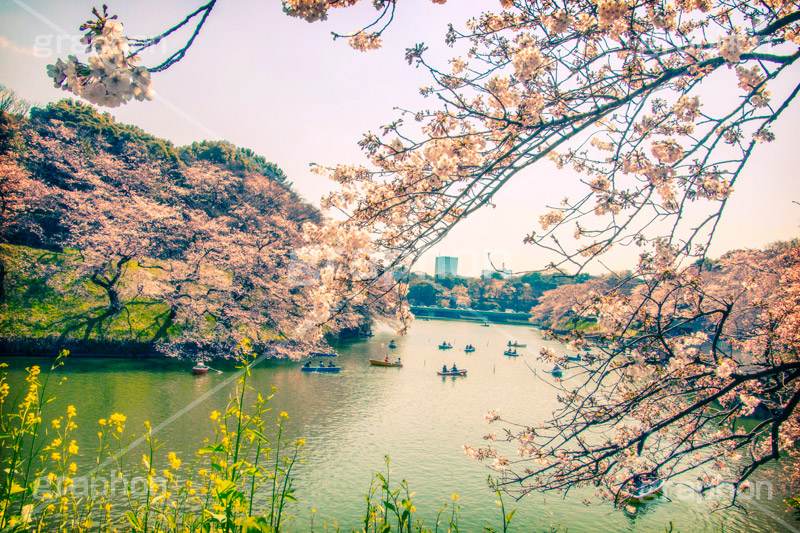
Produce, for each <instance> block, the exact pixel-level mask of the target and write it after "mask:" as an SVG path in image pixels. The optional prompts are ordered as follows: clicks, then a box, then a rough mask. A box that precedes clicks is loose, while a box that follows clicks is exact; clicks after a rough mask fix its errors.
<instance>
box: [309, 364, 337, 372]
mask: <svg viewBox="0 0 800 533" xmlns="http://www.w3.org/2000/svg"><path fill="white" fill-rule="evenodd" d="M341 369H342V367H340V366H323V365H322V364H319V365H317V366H304V367H302V368H300V370H302V371H303V372H324V373H327V374H337V373H339V371H340V370H341Z"/></svg>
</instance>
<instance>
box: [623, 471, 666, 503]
mask: <svg viewBox="0 0 800 533" xmlns="http://www.w3.org/2000/svg"><path fill="white" fill-rule="evenodd" d="M666 482H667V480H666V479H664V478H659V477H649V478H647V477H643V478H642V484H641V485H639V486H638V487H636V488H630V489H626V490H625V491H624V498H623V499H624V500H626V501H629V502H641V501H644V500H646V499H647V498H649V497H650V496H653V495H655V494H656V493H658V492H661V490H662V489H663V488H664V484H665V483H666Z"/></svg>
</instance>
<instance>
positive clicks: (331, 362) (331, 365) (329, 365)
mask: <svg viewBox="0 0 800 533" xmlns="http://www.w3.org/2000/svg"><path fill="white" fill-rule="evenodd" d="M334 366H336V365H334V364H333V361H328V367H329V368H333V367H334Z"/></svg>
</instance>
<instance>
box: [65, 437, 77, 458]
mask: <svg viewBox="0 0 800 533" xmlns="http://www.w3.org/2000/svg"><path fill="white" fill-rule="evenodd" d="M67 451H68V452H69V453H70V455H75V454H76V453H78V445H77V444H75V441H74V440H73V441H72V442H70V443H69V448H67Z"/></svg>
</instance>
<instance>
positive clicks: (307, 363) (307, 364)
mask: <svg viewBox="0 0 800 533" xmlns="http://www.w3.org/2000/svg"><path fill="white" fill-rule="evenodd" d="M303 366H304V367H306V368H310V367H311V361H306V364H304V365H303Z"/></svg>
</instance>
